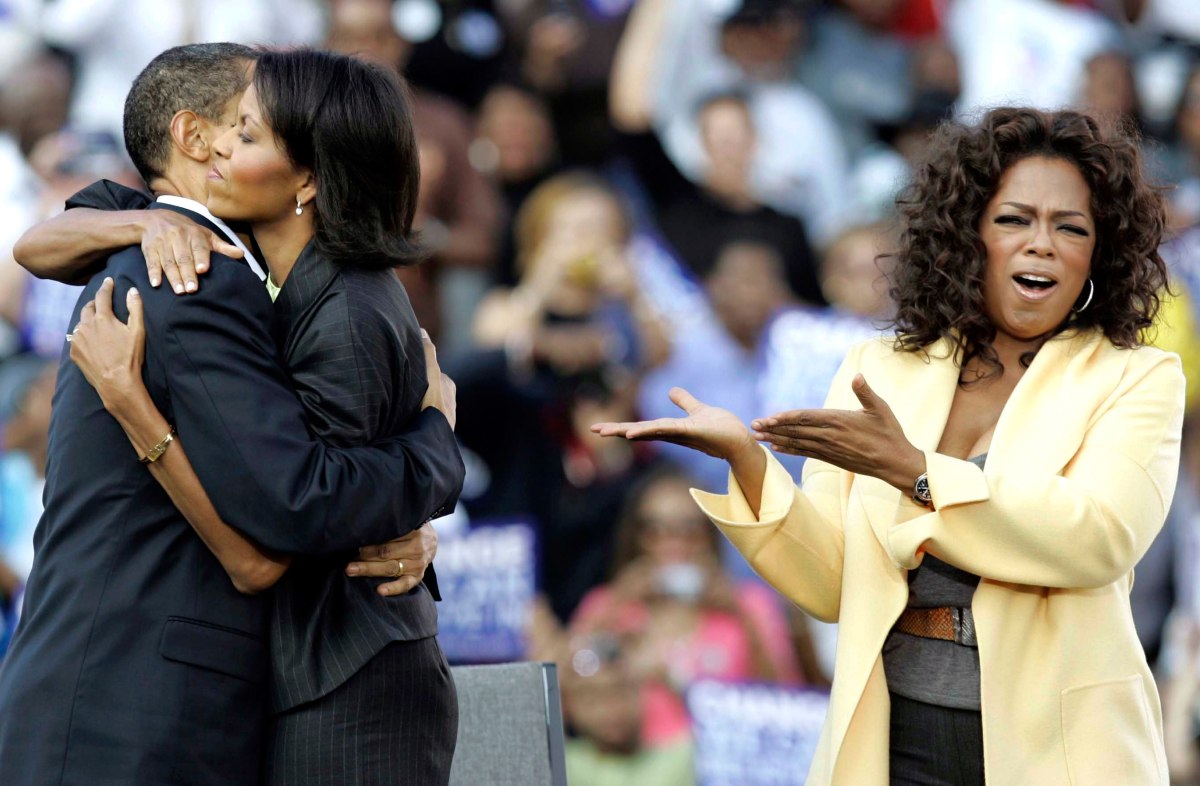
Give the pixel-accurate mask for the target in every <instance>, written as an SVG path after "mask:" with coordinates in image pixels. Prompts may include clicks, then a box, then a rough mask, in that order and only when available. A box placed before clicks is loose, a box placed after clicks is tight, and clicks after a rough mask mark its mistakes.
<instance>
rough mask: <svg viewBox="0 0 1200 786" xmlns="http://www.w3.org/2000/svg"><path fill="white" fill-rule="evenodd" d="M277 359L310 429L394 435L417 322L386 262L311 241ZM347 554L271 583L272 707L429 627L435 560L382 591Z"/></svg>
mask: <svg viewBox="0 0 1200 786" xmlns="http://www.w3.org/2000/svg"><path fill="white" fill-rule="evenodd" d="M275 315H276V330H277V336H278V339H279V345H280V347H282V349H283V357H284V363H285V365H286V366H287V368H288V373H289V374H290V375H291V378H292V383H293V384H294V385H295V386H296V392H297V393H298V394H299V396H300V401H301V402H302V403H303V404H304V409H305V412H306V413H307V414H308V425H309V428H310V429H311V430H312V431H313V433H314V434H316V435H317V436H318V437H319V438H320V439H321V440H322V441H324V442H325V443H327V444H330V445H337V446H339V447H350V446H353V445H366V444H371V443H373V442H375V441H377V440H380V439H385V438H387V437H390V436H393V435H396V434H401V433H403V432H404V431H405V430H406V429H408V428H409V427H410V425H411V424H412V422H413V420H414V419H415V418H416V417H417V416H418V414H419V413H420V410H421V399H422V398H423V397H424V395H425V390H426V387H427V384H426V379H425V355H424V350H423V348H422V345H421V328H420V326H419V325H418V324H417V318H416V315H415V314H414V313H413V309H412V306H411V305H410V303H409V300H408V295H407V294H406V293H405V291H404V287H403V286H402V285H401V284H400V281H399V280H398V279H397V278H396V275H395V273H394V272H392V271H391V270H363V269H360V268H354V267H347V266H343V265H338V264H335V263H334V262H332V261H330V260H329V259H327V258H326V257H325V256H324V255H322V254H321V253H320V252H318V251H317V250H316V248H315V246H314V244H313V243H309V245H308V247H307V248H305V249H304V251H303V252H302V253H301V255H300V257H299V259H297V260H296V265H295V267H294V268H293V269H292V272H291V274H290V275H289V276H288V278H287V280H286V281H285V282H284V285H283V289H282V291H281V292H280V294H279V297H278V299H277V300H276V301H275ZM352 556H353V555H352V554H345V555H333V556H331V557H320V558H301V559H297V560H295V561H294V562H293V563H292V566H291V568H290V569H289V570H288V572H287V574H286V575H285V576H284V578H283V580H282V581H281V582H280V583H279V586H277V587H276V591H275V619H274V622H273V625H272V628H271V655H272V663H273V666H274V679H273V680H272V705H273V707H274V709H275V710H276V711H281V710H285V709H289V708H291V707H295V706H297V705H299V704H302V703H304V702H307V701H311V700H313V699H316V698H319V697H321V696H324V695H325V694H327V693H329V692H330V691H332V690H333V689H335V688H337V687H338V686H340V685H341V684H342V683H344V682H345V681H346V680H347V679H349V678H350V677H351V676H352V675H353V674H354V673H355V672H357V671H358V670H359V669H361V668H362V667H363V666H365V665H366V664H367V662H368V661H369V660H370V659H371V658H372V657H374V656H375V655H376V654H377V653H379V651H380V650H382V649H383V648H384V647H386V646H387V645H388V644H389V643H390V642H393V641H412V640H416V639H422V638H426V637H429V636H433V635H435V634H436V633H437V611H436V609H435V607H434V603H433V601H434V599H435V598H436V597H437V584H436V580H435V578H434V572H433V566H432V565H431V566H430V567H429V570H428V571H427V572H426V576H425V584H424V585H420V586H418V587H417V588H416V589H414V590H413V591H412V592H410V593H408V594H407V595H403V596H400V597H395V598H388V599H384V598H381V597H380V596H379V595H378V594H377V593H376V591H375V589H376V587H377V586H378V585H379V584H380V583H382V581H381V580H377V579H369V580H364V579H361V578H355V579H351V578H347V577H346V575H345V572H344V570H345V565H346V562H347V561H348V560H349V559H350V558H351V557H352Z"/></svg>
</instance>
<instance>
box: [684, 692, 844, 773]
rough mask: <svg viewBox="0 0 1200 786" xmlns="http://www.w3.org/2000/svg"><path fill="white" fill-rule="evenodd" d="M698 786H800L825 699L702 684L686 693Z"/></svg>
mask: <svg viewBox="0 0 1200 786" xmlns="http://www.w3.org/2000/svg"><path fill="white" fill-rule="evenodd" d="M687 704H688V711H689V712H690V713H691V716H692V727H693V729H694V733H695V740H696V784H697V786H803V784H804V779H805V778H806V777H807V775H808V769H809V766H810V765H811V764H812V760H813V752H814V751H815V750H816V747H817V740H818V739H819V738H820V736H821V725H822V724H823V723H824V722H825V713H826V712H827V711H828V710H829V694H828V693H827V692H825V691H819V690H812V689H804V688H783V687H779V686H777V685H758V684H730V683H723V682H716V681H712V680H706V681H701V682H697V683H696V684H695V685H693V686H692V687H691V688H689V689H688V693H687Z"/></svg>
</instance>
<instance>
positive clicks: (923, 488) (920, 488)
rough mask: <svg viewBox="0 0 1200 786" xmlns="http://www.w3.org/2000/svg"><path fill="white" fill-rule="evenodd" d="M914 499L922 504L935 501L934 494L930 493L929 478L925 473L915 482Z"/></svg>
mask: <svg viewBox="0 0 1200 786" xmlns="http://www.w3.org/2000/svg"><path fill="white" fill-rule="evenodd" d="M913 499H915V500H916V501H917V502H919V503H921V504H922V505H928V504H929V503H930V502H933V496H932V495H931V494H930V493H929V478H928V477H926V476H925V475H922V476H921V477H919V478H917V482H916V483H915V484H913Z"/></svg>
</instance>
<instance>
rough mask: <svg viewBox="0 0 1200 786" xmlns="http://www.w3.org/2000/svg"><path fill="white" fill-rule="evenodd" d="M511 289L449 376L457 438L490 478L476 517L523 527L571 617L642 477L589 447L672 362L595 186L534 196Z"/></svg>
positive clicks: (623, 224)
mask: <svg viewBox="0 0 1200 786" xmlns="http://www.w3.org/2000/svg"><path fill="white" fill-rule="evenodd" d="M516 238H517V245H516V251H517V259H516V263H517V272H518V275H519V279H518V283H517V285H516V286H515V287H512V288H511V289H510V288H498V289H496V290H495V291H493V292H492V293H490V294H489V295H488V297H487V298H486V299H485V301H484V302H483V304H482V305H481V306H480V309H479V312H478V317H477V321H476V325H475V328H476V340H477V343H478V349H477V350H476V351H475V352H473V353H472V354H470V355H468V356H465V357H463V358H461V359H460V362H459V363H457V364H453V365H450V366H448V367H447V372H448V373H450V374H451V375H452V376H453V377H454V378H455V380H456V381H457V382H458V385H459V387H458V391H459V394H458V395H459V413H460V417H459V421H458V435H459V438H460V439H461V440H462V442H463V444H464V446H465V447H466V448H467V449H468V450H469V451H470V452H471V453H472V454H473V455H474V456H477V457H478V458H479V459H480V464H481V465H482V466H483V467H486V473H487V481H486V483H482V484H481V485H482V486H483V488H482V489H481V490H480V491H479V492H478V493H477V496H475V497H474V498H471V497H470V495H464V500H463V502H464V504H465V505H466V506H467V509H468V510H469V511H470V512H471V514H472V516H473V517H476V518H478V517H485V516H499V515H531V516H533V517H534V518H535V519H536V521H537V523H538V525H539V534H540V548H541V556H542V565H541V567H542V572H541V578H542V586H543V589H544V590H545V592H546V593H547V595H549V597H550V600H551V602H552V604H553V608H554V611H555V613H557V614H558V615H559V616H560V617H562V618H564V619H565V618H566V616H567V615H568V614H569V613H570V611H571V610H572V609H574V607H575V605H576V604H578V602H579V599H580V598H581V597H582V596H583V594H584V593H585V592H586V591H587V590H588V589H590V588H591V587H592V586H594V585H595V584H597V583H598V582H599V581H601V580H602V579H603V575H604V570H605V566H606V565H607V560H608V558H609V556H610V554H611V543H612V522H613V520H614V519H615V517H616V511H617V509H618V508H619V507H620V504H621V502H622V500H623V499H624V495H625V492H626V490H627V489H628V487H629V485H630V483H631V482H632V481H633V480H634V478H636V477H637V475H638V473H639V472H640V470H641V468H642V467H641V465H642V464H643V463H644V462H642V460H641V458H640V457H639V455H638V454H637V453H636V452H635V451H634V449H633V448H632V447H630V446H625V447H624V448H618V447H614V445H613V444H612V443H614V442H615V440H605V439H603V438H601V437H598V436H597V435H595V434H592V433H591V431H590V430H589V427H590V425H591V424H592V423H594V422H597V421H598V420H608V419H612V418H616V419H618V420H627V419H629V418H630V417H632V416H633V408H632V406H633V394H634V389H635V383H636V376H635V375H636V374H637V373H638V372H640V371H641V370H642V369H643V368H646V367H651V366H654V365H657V364H658V363H660V362H661V361H662V359H663V358H664V357H665V356H666V354H667V352H668V338H667V335H666V331H665V328H664V326H663V324H662V321H661V319H660V318H659V316H658V313H657V312H656V311H655V309H654V308H653V307H652V306H651V305H650V303H649V302H648V301H647V299H646V297H645V296H644V294H643V293H642V291H641V289H640V288H639V287H638V285H637V281H636V279H635V278H634V274H633V272H632V270H631V268H630V263H629V260H628V258H627V251H626V244H627V242H628V239H629V227H628V219H627V217H626V215H625V210H624V208H623V205H622V203H621V201H620V200H619V198H618V197H617V195H616V194H615V192H613V190H612V189H611V188H610V187H609V186H608V185H607V184H606V183H605V182H604V181H602V180H600V179H599V178H596V177H594V176H591V175H586V174H580V173H568V174H564V175H558V176H556V177H553V178H551V179H550V180H547V181H546V182H545V183H543V184H542V185H541V186H539V187H538V188H537V189H536V190H535V191H534V192H533V194H531V195H530V197H529V198H528V199H527V200H526V202H525V204H524V206H523V207H522V209H521V211H520V213H519V214H518V216H517V219H516Z"/></svg>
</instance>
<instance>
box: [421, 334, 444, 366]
mask: <svg viewBox="0 0 1200 786" xmlns="http://www.w3.org/2000/svg"><path fill="white" fill-rule="evenodd" d="M421 347H422V349H424V350H425V373H426V375H428V376H433V374H432V371H431V369H438V370H439V371H440V370H441V369H440V367H439V366H438V359H437V347H435V346H434V345H433V339H431V338H430V337H429V334H428V333H426V332H425V330H424V329H422V330H421Z"/></svg>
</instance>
